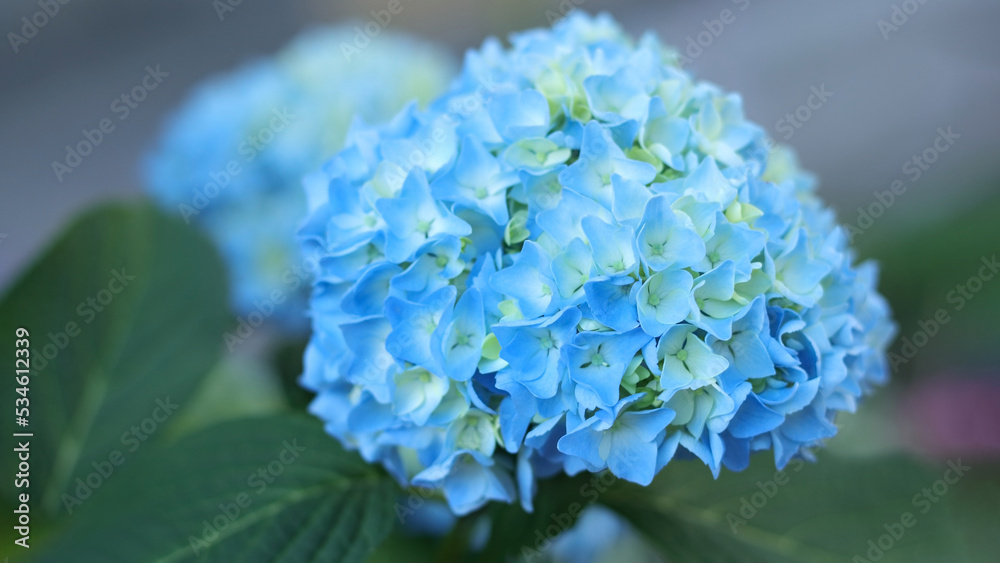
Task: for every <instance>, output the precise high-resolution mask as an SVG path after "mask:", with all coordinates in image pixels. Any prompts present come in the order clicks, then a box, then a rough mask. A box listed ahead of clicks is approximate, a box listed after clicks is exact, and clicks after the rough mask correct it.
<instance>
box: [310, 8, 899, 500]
mask: <svg viewBox="0 0 1000 563" xmlns="http://www.w3.org/2000/svg"><path fill="white" fill-rule="evenodd" d="M769 149H770V144H769V143H768V142H767V140H766V139H765V137H764V133H763V130H762V129H761V128H759V127H758V126H756V125H754V124H752V123H750V122H748V121H746V120H745V119H744V116H743V110H742V102H741V99H740V97H739V96H738V95H736V94H729V93H726V92H724V91H722V90H720V89H719V88H718V87H716V86H714V85H711V84H709V83H705V82H698V81H694V80H693V79H692V78H691V76H690V75H689V74H688V73H686V72H685V71H683V70H681V69H680V67H679V64H678V62H677V58H676V55H675V54H674V53H673V52H672V51H670V50H669V49H666V48H664V47H663V46H662V45H661V44H660V43H659V42H658V40H657V39H656V38H655V37H654V36H652V35H646V36H644V37H643V38H642V39H641V40H639V41H638V42H633V40H632V39H631V38H630V37H628V36H627V35H626V34H625V33H624V32H623V31H622V30H621V29H620V28H619V26H618V25H617V24H616V23H615V22H614V21H613V20H612V19H611V18H610V17H608V16H598V17H590V16H587V15H583V14H579V13H577V14H575V15H572V16H571V17H569V18H567V19H564V20H562V21H561V22H560V23H558V24H556V25H555V27H554V28H553V29H551V30H547V29H545V30H534V31H528V32H524V33H519V34H515V35H514V36H512V37H511V47H510V48H505V47H503V46H502V45H501V43H500V42H499V41H497V40H495V39H489V40H487V41H486V42H485V44H484V45H483V46H482V48H481V49H480V50H478V51H472V52H470V53H469V54H468V55H467V56H466V59H465V64H464V68H463V72H462V75H461V77H460V78H459V80H457V81H456V82H455V84H454V85H453V86H452V87H451V88H450V89H449V91H448V92H447V93H446V94H445V95H444V96H443V97H441V98H439V99H438V100H436V101H435V102H433V103H432V105H431V109H430V110H428V111H419V110H417V109H416V108H415V107H412V106H411V107H409V108H407V109H406V110H405V111H403V112H401V113H400V114H399V115H398V116H396V117H395V118H394V119H393V120H392V121H391V122H390V123H388V124H385V125H382V126H377V127H359V128H356V129H355V130H353V131H352V134H351V136H350V139H349V141H348V145H347V148H345V149H344V150H343V151H342V152H340V153H339V154H338V155H337V156H336V157H334V158H333V159H331V160H330V161H329V162H328V163H327V164H325V165H324V168H323V171H322V173H321V174H319V175H316V176H313V177H311V178H310V181H309V183H308V188H307V189H308V190H309V191H310V193H311V194H313V196H314V197H312V198H311V202H310V214H309V218H308V220H307V222H306V223H305V224H304V226H303V229H302V231H301V236H302V238H303V241H304V243H303V244H304V248H305V251H306V252H308V253H310V254H311V255H316V256H319V257H321V258H322V260H321V264H322V271H321V273H320V274H319V276H318V278H317V281H316V282H315V287H314V292H313V297H312V302H311V311H312V315H313V318H314V325H313V329H314V334H313V337H312V341H311V344H310V346H309V348H308V349H307V352H306V358H305V360H306V368H305V374H304V376H303V380H302V381H303V384H304V385H305V386H306V387H308V388H310V389H312V390H314V391H316V392H317V393H318V397H317V398H316V400H315V401H314V402H313V404H312V405H311V411H312V412H313V413H315V414H316V415H318V416H319V417H321V418H322V419H323V420H325V421H326V426H327V430H328V431H329V432H330V433H332V434H333V435H334V436H336V437H338V438H339V439H340V440H341V441H342V442H343V443H344V444H345V445H347V447H350V448H354V449H357V450H358V451H360V453H361V455H362V456H363V457H364V458H365V459H367V460H369V461H371V462H380V463H382V464H384V466H385V467H387V468H388V469H389V471H390V472H391V473H393V474H394V475H395V476H396V477H397V478H398V479H399V480H400V481H401V482H403V483H411V484H416V485H420V486H430V487H440V488H441V489H443V493H444V496H445V498H446V499H447V500H448V502H449V504H450V506H451V508H452V510H454V511H455V512H456V513H457V514H465V513H468V512H470V511H473V510H475V509H477V508H478V507H480V506H482V505H483V504H485V503H486V502H488V501H490V500H499V501H504V502H513V501H515V500H518V499H519V500H520V502H521V503H522V505H523V506H524V508H525V509H526V510H530V509H531V502H532V498H533V496H534V492H535V488H536V487H537V484H536V480H537V479H540V478H545V477H549V476H552V475H555V474H557V473H563V472H565V473H566V474H570V475H574V474H577V473H580V472H583V471H592V472H597V471H601V470H605V469H608V470H610V471H611V472H612V473H613V474H615V475H616V476H618V477H621V478H624V479H627V480H629V481H633V482H636V483H640V484H648V483H650V482H651V481H652V479H653V477H654V475H655V474H656V473H657V472H658V471H659V470H660V469H661V468H663V467H664V466H665V465H666V464H667V463H669V462H670V461H671V460H673V459H675V458H697V459H700V460H701V462H703V463H704V464H705V465H707V466H708V468H709V470H710V471H711V472H712V473H713V474H715V475H718V473H719V471H720V469H721V467H722V466H726V467H728V468H730V469H733V470H741V469H744V468H745V467H747V465H748V463H749V456H750V453H751V452H753V451H760V450H772V451H773V455H774V458H775V461H776V464H777V466H778V467H783V466H784V465H785V464H787V463H788V462H789V461H790V460H791V459H792V458H793V457H795V456H805V457H809V452H808V448H810V447H813V446H817V445H819V444H820V443H821V441H822V440H823V439H825V438H829V437H831V436H833V435H834V433H835V432H836V426H835V425H834V423H833V422H834V417H835V415H836V413H837V412H838V411H853V410H854V409H855V406H856V402H857V399H858V398H859V397H861V396H862V395H864V394H866V393H868V392H870V391H871V390H872V389H873V387H874V386H876V385H878V384H882V383H884V382H885V381H886V378H887V372H888V370H887V365H886V361H885V351H886V346H887V345H888V343H889V341H890V340H891V337H892V335H893V331H894V328H893V325H892V322H891V321H890V319H889V311H888V308H887V306H886V303H885V302H884V300H883V299H882V297H881V296H880V295H879V294H878V293H877V292H876V289H875V284H876V271H875V267H874V266H873V265H872V264H863V265H860V266H856V265H855V264H854V255H853V253H852V251H851V250H850V249H849V248H848V247H847V242H846V241H847V239H846V237H845V235H844V232H843V231H842V229H840V228H839V227H837V225H836V223H835V221H834V217H833V215H832V212H831V211H830V210H828V209H827V208H826V207H824V206H823V204H822V203H821V201H820V200H819V199H818V198H817V196H816V195H815V194H814V191H813V186H814V183H813V181H812V179H811V177H809V176H808V175H806V174H804V173H803V172H801V171H799V169H798V168H797V166H796V164H795V160H794V158H793V157H792V155H791V154H790V153H789V152H788V151H787V150H786V149H777V150H775V151H770V150H769ZM769 152H772V153H773V154H772V155H771V158H770V162H769Z"/></svg>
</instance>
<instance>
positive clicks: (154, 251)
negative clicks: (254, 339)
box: [0, 205, 229, 515]
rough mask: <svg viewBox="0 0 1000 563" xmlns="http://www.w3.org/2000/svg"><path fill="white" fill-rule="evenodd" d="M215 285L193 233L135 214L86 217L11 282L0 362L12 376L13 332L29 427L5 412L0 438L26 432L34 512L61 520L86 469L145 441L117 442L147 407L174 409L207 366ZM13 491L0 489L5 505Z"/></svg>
mask: <svg viewBox="0 0 1000 563" xmlns="http://www.w3.org/2000/svg"><path fill="white" fill-rule="evenodd" d="M225 283H226V280H225V272H224V270H223V267H222V265H221V263H220V261H219V260H218V257H217V255H216V253H215V251H214V249H213V248H212V246H211V245H210V244H209V243H208V242H207V241H206V240H205V239H204V238H203V237H202V236H200V235H198V234H197V233H195V232H194V231H192V230H191V229H189V228H188V227H186V226H185V225H184V224H183V223H181V222H180V221H178V220H176V219H170V218H167V217H165V216H164V215H162V214H160V213H158V212H156V211H154V210H153V209H152V208H150V207H147V206H145V205H111V206H104V207H101V208H99V209H97V210H95V211H93V212H90V213H88V214H86V215H85V216H83V217H82V218H81V219H79V220H78V221H76V222H75V223H74V224H73V225H72V226H71V227H70V228H69V229H67V230H66V231H65V232H64V233H63V234H62V235H61V236H60V237H59V238H58V239H57V240H56V241H55V243H54V244H53V245H52V246H51V247H50V248H49V249H48V251H47V252H46V253H45V254H44V255H43V256H42V257H41V258H40V259H39V260H38V261H37V262H36V263H35V264H34V265H32V266H31V268H30V269H29V270H28V271H27V272H26V273H25V274H24V275H23V276H22V277H21V278H20V279H19V280H18V281H17V282H15V283H14V285H13V287H12V288H11V289H10V291H9V292H8V293H7V295H6V296H5V297H4V299H3V301H2V302H0V357H3V358H8V360H5V361H7V362H9V364H8V365H7V366H5V367H7V368H8V370H12V368H14V346H15V329H16V328H18V327H24V328H26V329H27V330H28V331H29V332H30V341H31V346H30V350H31V368H32V375H31V379H30V395H29V396H30V400H31V405H30V425H29V426H28V427H27V428H20V427H15V426H14V423H15V421H14V420H13V419H14V417H13V416H12V415H13V413H10V415H11V416H6V417H4V422H3V429H4V432H6V433H7V435H8V436H9V435H10V432H11V431H15V432H23V431H29V432H32V433H33V434H34V436H33V437H32V438H31V463H32V465H31V498H32V502H33V506H34V507H35V510H44V511H45V512H46V513H47V514H49V515H53V514H54V513H57V512H61V511H63V509H64V505H63V500H64V497H63V495H64V494H66V493H69V494H72V493H71V491H73V490H74V488H75V487H76V486H77V485H76V484H75V480H76V479H77V478H86V476H87V475H88V474H90V473H91V472H93V471H95V467H94V466H93V465H92V464H98V465H102V464H104V463H107V462H108V459H109V456H111V455H112V454H113V452H116V451H117V452H119V453H120V454H122V455H124V456H125V458H126V459H127V458H129V457H130V456H131V455H132V454H133V453H134V451H135V450H137V449H138V448H139V447H145V442H144V440H146V439H147V438H145V437H144V438H143V439H142V440H143V441H140V440H138V439H134V440H135V442H134V443H133V442H129V443H127V444H126V443H125V442H123V433H125V432H128V431H129V430H130V429H131V428H132V427H138V426H139V425H141V424H143V423H144V421H146V420H150V421H152V418H150V417H151V416H152V415H153V413H154V410H156V409H157V407H158V403H157V401H160V402H161V403H163V404H168V403H170V404H177V405H180V406H182V407H183V405H184V404H185V402H186V400H187V398H188V397H189V396H190V394H191V392H192V391H193V390H194V388H195V386H196V385H197V383H198V380H199V378H200V377H201V376H202V375H203V374H204V373H205V372H206V371H207V370H208V369H209V368H210V367H211V366H212V364H213V363H214V362H215V360H216V358H217V357H218V353H219V350H220V348H221V343H222V333H223V332H224V330H225V327H226V324H227V322H229V320H228V315H227V312H226V291H225ZM13 393H14V386H13V385H12V384H11V382H9V381H8V382H7V383H5V384H4V385H3V386H0V403H2V404H4V405H13V403H14V398H13V396H12V394H13ZM168 410H169V409H168ZM156 413H157V415H158V416H159V418H161V419H162V418H164V416H165V413H164V411H163V409H162V407H161V408H160V410H156ZM169 416H172V413H170V415H169ZM162 422H164V421H163V420H161V421H160V422H156V425H157V426H159V424H160V423H162ZM152 424H153V422H149V423H146V430H147V433H148V431H149V430H150V429H151V428H152V426H151V425H152ZM151 434H155V435H157V436H154V438H156V437H158V434H159V433H157V432H155V430H154V431H153V432H152V433H151ZM145 435H146V433H143V436H145ZM132 448H134V449H132ZM11 460H13V457H10V456H9V457H8V458H7V459H6V460H4V462H3V463H4V466H5V468H9V465H8V464H10V463H12V461H11ZM5 473H6V471H5ZM8 474H9V473H8ZM12 485H13V480H12V479H10V480H8V479H4V480H3V485H2V491H3V495H4V496H5V497H6V498H8V499H10V498H12V497H13V495H14V493H15V490H14V489H13V487H12Z"/></svg>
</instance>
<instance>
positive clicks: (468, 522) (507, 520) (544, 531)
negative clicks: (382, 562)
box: [437, 472, 617, 562]
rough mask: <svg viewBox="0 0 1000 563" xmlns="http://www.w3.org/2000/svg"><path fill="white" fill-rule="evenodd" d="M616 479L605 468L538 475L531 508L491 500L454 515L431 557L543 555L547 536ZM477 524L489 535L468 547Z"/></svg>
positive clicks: (496, 558)
mask: <svg viewBox="0 0 1000 563" xmlns="http://www.w3.org/2000/svg"><path fill="white" fill-rule="evenodd" d="M616 481H617V479H616V478H615V477H614V476H613V475H611V474H610V473H608V472H604V473H601V474H597V475H595V474H591V473H584V474H582V475H580V476H577V477H567V476H565V475H560V476H557V477H553V478H551V479H546V480H543V481H541V482H540V483H539V490H538V493H537V494H536V495H535V498H534V501H533V504H534V507H533V510H532V512H531V513H526V512H525V511H524V510H523V509H522V508H521V505H520V504H504V503H496V502H495V503H491V504H489V505H487V506H486V507H485V508H484V509H482V510H481V511H479V512H476V513H474V514H471V515H469V516H466V517H464V518H462V519H460V520H459V522H458V524H457V525H456V527H455V530H453V531H452V533H451V535H450V536H449V537H448V538H447V539H446V540H445V541H444V542H443V544H442V549H441V550H440V552H439V553H438V556H437V560H438V561H462V560H465V561H476V562H490V561H497V562H500V561H510V560H515V559H516V558H517V557H518V556H521V557H525V558H527V559H528V560H530V561H537V560H544V559H545V558H546V557H547V555H546V553H547V550H548V549H549V546H550V545H551V543H552V540H554V539H555V538H556V537H558V536H559V535H560V534H562V533H563V532H565V531H566V530H568V529H570V528H571V527H573V524H575V523H576V521H577V519H578V518H579V516H580V514H581V513H582V512H583V510H584V509H585V508H587V507H588V506H590V505H592V504H594V503H595V502H597V501H598V499H600V498H601V496H602V495H604V494H606V493H607V491H608V490H610V489H611V487H613V486H614V485H615V482H616ZM480 526H485V528H480ZM483 529H485V530H487V531H488V533H489V539H488V540H487V542H486V544H485V546H483V547H482V548H481V549H478V550H476V551H474V552H470V551H469V540H470V538H474V537H477V536H478V535H479V532H481V531H482V530H483Z"/></svg>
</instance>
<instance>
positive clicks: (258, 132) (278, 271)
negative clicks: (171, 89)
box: [143, 26, 454, 329]
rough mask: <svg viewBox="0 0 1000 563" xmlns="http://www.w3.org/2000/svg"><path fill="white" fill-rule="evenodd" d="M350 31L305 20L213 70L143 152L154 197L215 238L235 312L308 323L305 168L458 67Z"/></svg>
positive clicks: (425, 49) (402, 44)
mask: <svg viewBox="0 0 1000 563" xmlns="http://www.w3.org/2000/svg"><path fill="white" fill-rule="evenodd" d="M354 36H355V31H354V30H353V29H352V28H350V27H349V26H341V27H332V28H322V29H316V30H312V31H309V32H306V33H304V34H303V35H301V36H300V37H298V38H297V39H295V40H294V41H293V42H292V43H291V44H290V45H289V46H288V47H286V48H285V49H284V50H283V51H281V52H280V53H279V54H277V55H276V56H274V57H271V58H267V59H261V60H257V61H255V62H252V63H249V64H247V65H245V66H243V67H240V68H238V69H237V70H235V71H234V72H232V73H229V74H225V75H221V76H218V77H214V78H212V79H209V80H208V81H206V82H205V83H203V84H201V85H199V86H198V87H197V89H196V90H195V91H194V93H193V94H192V95H191V97H190V99H188V100H187V102H186V103H185V104H184V105H183V106H182V107H181V108H180V109H179V110H178V111H177V112H176V113H175V114H174V115H172V116H171V117H170V119H169V121H168V122H167V126H166V129H165V131H164V133H163V135H162V137H161V138H160V139H159V141H158V144H157V146H156V148H155V150H154V151H153V152H152V153H151V154H150V155H149V157H148V158H147V159H146V165H145V167H144V170H143V174H144V176H145V180H146V184H147V186H148V189H149V191H150V192H151V193H152V195H153V196H154V197H155V198H156V199H157V201H158V202H159V203H160V204H162V206H163V207H164V208H165V209H167V210H168V211H170V212H175V213H178V214H179V215H180V216H181V217H183V218H184V219H185V220H186V221H187V222H189V223H190V222H194V223H197V224H198V225H199V226H200V227H202V228H203V229H205V230H206V231H207V232H208V233H209V235H210V236H211V237H212V238H213V239H214V240H215V241H216V243H217V245H218V247H219V249H220V250H221V252H222V254H223V255H224V257H225V258H226V259H227V261H228V263H229V266H230V277H231V279H232V294H233V304H234V308H235V309H236V310H237V311H238V312H239V313H240V314H242V315H246V314H249V313H250V312H253V311H257V312H258V313H259V314H262V315H265V316H267V315H273V317H272V319H273V320H276V321H278V322H279V325H281V326H283V327H284V328H287V329H292V328H300V327H301V328H304V327H305V325H306V316H305V311H306V305H307V302H306V297H307V292H305V291H302V290H301V289H300V288H307V287H308V284H309V282H308V280H309V278H310V277H311V274H312V273H314V272H315V271H316V270H317V269H318V268H316V267H314V266H313V265H312V264H311V263H309V262H308V261H306V260H305V259H304V258H303V257H302V256H301V254H300V252H299V247H298V244H297V242H296V240H295V231H296V229H297V228H298V226H299V223H300V222H301V220H302V216H303V214H304V213H305V211H306V209H307V201H306V195H305V194H303V190H302V177H303V176H305V175H306V174H308V173H310V172H312V171H314V170H315V169H316V168H317V167H318V166H319V165H320V164H322V162H323V161H324V160H325V159H327V158H329V157H330V156H331V155H333V154H334V153H336V151H338V150H340V148H341V147H342V146H343V143H344V138H345V137H346V135H347V131H348V129H349V128H350V126H351V124H352V122H353V120H354V119H356V118H360V119H362V120H364V121H366V122H371V123H378V122H383V121H387V120H389V119H390V118H391V117H392V116H394V115H395V114H396V113H397V112H398V111H399V110H400V109H402V108H403V107H404V106H405V105H406V104H407V103H409V102H410V101H411V100H418V101H419V102H421V103H426V102H428V101H429V100H431V99H432V98H433V97H434V96H436V95H438V94H440V93H441V92H442V91H443V90H444V89H445V88H446V86H447V85H448V83H449V81H450V80H451V78H452V76H453V74H454V70H453V66H452V62H451V59H450V57H449V56H448V55H447V54H446V53H445V52H444V51H442V50H440V49H438V48H437V47H434V46H432V45H428V44H425V43H423V42H420V41H418V40H416V39H411V38H409V37H407V36H403V35H394V34H390V33H387V34H380V36H379V37H378V38H377V40H374V41H371V42H370V43H369V44H368V45H366V46H365V47H364V48H363V49H360V50H359V49H356V48H354V41H355V39H354ZM345 45H346V46H348V47H350V48H345ZM268 302H271V303H272V304H273V306H272V305H269V304H268ZM271 311H273V313H272V312H271Z"/></svg>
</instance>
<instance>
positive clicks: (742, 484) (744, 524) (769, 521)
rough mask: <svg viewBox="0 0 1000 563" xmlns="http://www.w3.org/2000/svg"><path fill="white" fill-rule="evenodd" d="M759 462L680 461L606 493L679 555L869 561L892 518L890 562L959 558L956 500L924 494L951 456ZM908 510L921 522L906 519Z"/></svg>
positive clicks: (886, 559)
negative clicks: (712, 468) (726, 466)
mask: <svg viewBox="0 0 1000 563" xmlns="http://www.w3.org/2000/svg"><path fill="white" fill-rule="evenodd" d="M753 461H754V462H753V463H752V464H751V467H750V468H749V469H747V470H746V471H744V472H741V473H732V472H725V471H724V472H723V473H722V475H721V476H720V477H719V479H718V480H713V479H712V476H711V474H710V473H709V472H708V470H707V469H705V467H704V466H703V465H701V464H700V463H691V462H688V463H685V462H677V461H675V462H673V463H671V464H670V465H668V466H667V468H666V469H665V470H664V471H663V472H662V473H661V474H660V475H659V476H658V477H657V479H656V480H655V481H654V482H653V484H652V485H650V487H647V488H643V487H638V486H635V485H631V484H629V485H627V486H624V487H620V488H617V489H615V490H613V491H612V492H611V493H609V494H608V495H607V496H606V497H605V498H604V499H603V500H604V501H605V503H606V504H607V505H609V506H610V507H611V508H613V509H615V510H617V511H618V512H619V513H621V514H622V515H624V516H625V517H626V518H627V519H628V520H629V521H631V522H632V524H633V525H634V526H635V527H636V528H637V529H638V530H639V531H640V532H642V533H643V534H644V535H646V537H647V539H648V540H649V541H650V542H651V544H652V545H653V546H654V547H656V548H657V549H658V550H659V551H660V553H661V554H662V555H663V556H664V557H665V558H666V559H667V560H670V561H694V562H698V561H745V562H756V561H761V562H768V563H770V562H802V561H807V562H825V561H831V562H832V561H840V562H843V561H852V560H854V561H858V560H860V561H869V560H870V559H868V558H867V552H868V550H869V549H870V547H871V545H870V544H869V543H868V542H869V540H872V541H874V542H878V541H879V538H880V536H882V535H884V534H887V533H889V530H887V528H885V525H889V526H890V528H891V529H893V530H896V531H897V532H899V531H900V529H901V530H902V534H901V536H900V537H899V538H898V539H895V538H891V537H890V538H889V540H892V545H891V547H890V548H889V549H888V550H885V551H884V554H883V555H882V556H880V557H879V559H878V560H879V561H880V562H881V563H890V562H896V561H906V562H909V563H912V562H920V561H928V562H931V561H934V562H937V561H949V560H957V559H955V558H954V557H953V556H954V555H955V554H956V553H957V552H960V546H959V545H958V543H957V540H956V538H957V530H956V529H955V525H954V522H953V518H952V510H951V508H950V507H949V506H948V503H945V502H941V503H936V502H935V503H931V502H929V501H926V502H923V501H919V499H916V498H915V496H916V495H918V494H921V492H922V490H923V489H924V488H927V487H931V486H933V484H934V483H935V481H937V480H939V479H941V478H942V476H943V475H944V473H945V471H946V470H947V468H948V467H947V465H944V464H942V466H941V467H940V468H937V469H932V468H928V467H925V466H921V465H918V464H916V463H914V462H912V461H909V460H907V459H904V458H880V459H878V460H858V459H856V460H846V459H838V458H836V457H834V456H830V455H825V456H823V457H822V459H820V460H819V461H818V462H817V463H815V464H807V463H805V462H802V461H793V462H792V463H791V464H789V466H788V467H787V468H786V470H785V471H784V472H783V473H778V472H777V471H776V470H775V468H774V464H773V462H771V461H770V460H769V459H766V458H764V457H762V456H755V458H754V460H753ZM925 508H926V512H924V509H925ZM905 513H909V514H910V516H911V517H912V518H913V520H912V522H911V521H910V520H909V519H907V520H906V522H907V523H912V527H906V526H903V525H902V524H900V522H901V520H902V519H903V518H906V517H905V516H904V514H905ZM897 524H899V526H897ZM883 544H885V545H888V544H889V541H888V540H883ZM878 553H879V552H877V551H876V552H873V555H878ZM855 556H857V557H859V558H861V559H853V558H854V557H855Z"/></svg>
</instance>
